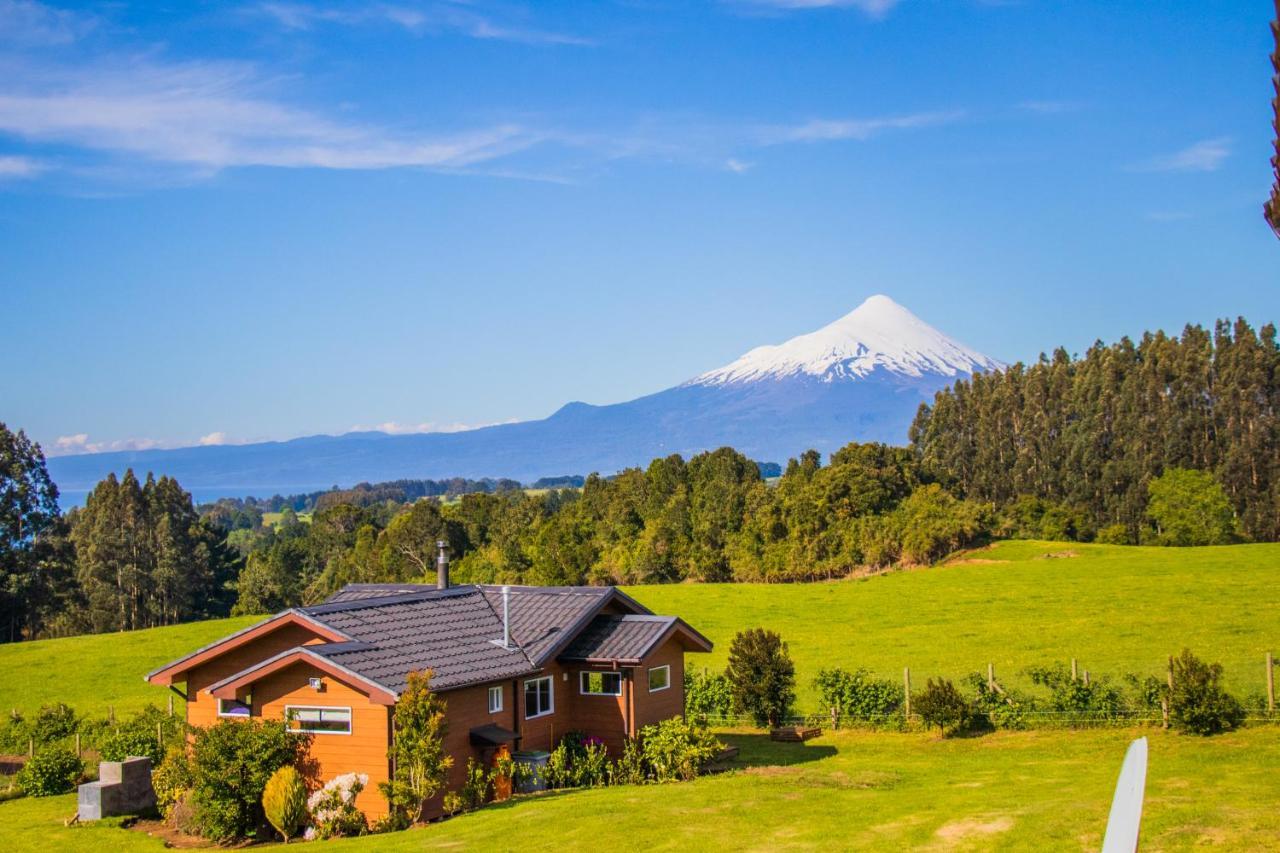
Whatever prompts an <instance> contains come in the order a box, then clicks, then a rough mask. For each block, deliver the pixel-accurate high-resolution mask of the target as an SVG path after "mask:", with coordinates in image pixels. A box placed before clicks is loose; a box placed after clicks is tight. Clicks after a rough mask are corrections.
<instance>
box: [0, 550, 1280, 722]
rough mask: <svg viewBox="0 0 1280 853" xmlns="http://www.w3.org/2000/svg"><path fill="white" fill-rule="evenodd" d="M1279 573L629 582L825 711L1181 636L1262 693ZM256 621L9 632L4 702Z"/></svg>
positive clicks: (1232, 683)
mask: <svg viewBox="0 0 1280 853" xmlns="http://www.w3.org/2000/svg"><path fill="white" fill-rule="evenodd" d="M1064 554H1074V555H1075V556H1061V555H1064ZM1047 555H1059V556H1052V557H1050V556H1047ZM1278 581H1280V545H1234V546H1227V547H1218V548H1183V549H1174V548H1133V547H1119V546H1107V545H1075V544H1065V543H1051V542H1004V543H1000V544H998V545H996V546H995V547H993V548H990V549H986V550H983V551H979V552H972V553H969V554H965V555H962V556H961V557H960V558H958V559H956V560H953V561H952V562H951V563H950V564H948V565H944V566H937V567H933V568H928V569H918V570H913V571H906V572H890V573H887V574H882V575H876V576H873V577H869V578H866V579H862V580H846V581H835V582H831V583H817V584H795V585H757V584H681V585H671V586H650V587H633V588H630V589H629V590H628V592H630V593H631V594H633V595H634V596H635V597H636V598H638V599H639V600H640V601H642V602H644V603H645V604H646V605H648V606H649V607H651V608H652V609H654V610H655V611H657V612H659V613H672V614H677V615H679V616H682V617H684V618H685V619H686V620H687V621H688V622H689V623H690V624H692V625H693V626H694V627H696V628H697V629H698V630H700V631H702V632H703V633H705V634H706V635H707V636H708V637H710V638H711V639H712V640H713V641H714V642H715V643H716V650H715V652H713V653H712V654H709V655H691V656H690V657H689V664H690V665H691V666H693V667H703V666H706V667H708V668H710V669H713V670H717V669H720V668H722V667H723V666H724V661H725V657H726V654H727V652H728V647H729V641H730V640H731V639H732V637H733V635H734V633H735V632H736V631H738V630H740V629H741V628H744V627H748V626H752V625H762V626H765V627H769V628H773V629H774V630H777V631H779V632H780V633H781V634H782V636H783V637H784V639H786V640H787V641H788V643H789V644H790V648H791V653H792V656H793V657H794V658H795V661H796V669H797V677H798V680H799V681H800V705H801V710H802V711H815V710H817V709H816V707H815V706H816V698H815V696H814V694H813V691H812V689H811V688H810V686H809V682H810V680H811V679H812V677H813V676H814V674H816V673H817V671H818V670H819V669H821V668H822V667H824V666H844V667H850V668H852V667H859V666H861V667H866V668H868V669H870V670H872V671H874V672H876V673H878V674H880V675H882V676H884V677H888V678H893V679H900V678H901V677H902V669H903V667H904V666H909V667H911V671H912V677H913V679H914V680H915V681H916V682H918V683H920V684H923V682H924V679H925V678H926V677H928V676H938V675H943V676H950V677H959V676H963V675H964V674H966V673H968V672H974V671H979V670H985V668H986V665H987V663H988V662H991V663H993V664H995V667H996V673H997V675H998V676H999V677H1000V678H1001V680H1002V681H1005V682H1006V683H1008V684H1010V685H1022V686H1025V684H1026V681H1025V677H1024V675H1023V671H1024V670H1025V669H1026V668H1027V667H1029V666H1032V665H1038V664H1048V663H1052V662H1053V661H1066V660H1068V659H1069V658H1071V657H1075V658H1077V659H1079V661H1080V665H1081V666H1082V667H1084V668H1086V669H1089V670H1090V671H1091V672H1093V673H1095V674H1112V675H1120V674H1122V673H1125V672H1140V673H1152V674H1155V673H1159V672H1161V671H1162V667H1163V665H1164V664H1163V661H1164V660H1165V659H1166V658H1167V656H1168V655H1170V654H1173V653H1176V652H1177V651H1179V650H1180V649H1181V648H1182V647H1183V646H1188V647H1190V648H1191V649H1193V650H1194V651H1195V652H1196V653H1197V654H1199V655H1201V656H1202V657H1207V658H1210V659H1212V660H1216V661H1220V662H1221V663H1222V664H1223V665H1224V666H1225V667H1226V683H1227V685H1228V686H1229V687H1230V688H1231V689H1232V690H1233V691H1235V692H1237V693H1238V694H1240V695H1241V696H1247V695H1249V694H1257V693H1261V692H1262V690H1263V689H1264V678H1265V674H1264V665H1263V660H1264V655H1265V653H1266V651H1267V650H1268V649H1270V650H1272V651H1275V652H1280V594H1277V592H1276V584H1277V582H1278ZM253 621H254V618H252V617H248V618H235V619H223V620H216V621H211V622H203V623H195V624H190V625H179V626H175V627H172V628H159V629H152V630H147V631H137V632H132V633H126V634H106V635H97V636H90V637H73V638H69V639H63V640H42V641H39V642H33V643H17V644H12V645H0V709H8V708H20V709H35V708H37V707H39V706H40V705H41V704H42V703H46V702H53V701H64V702H67V703H68V704H70V705H72V706H74V707H75V708H76V709H77V710H79V711H81V712H82V713H93V714H105V713H106V708H107V705H114V706H115V708H116V710H117V712H118V713H123V712H130V711H132V710H135V709H137V708H140V707H142V706H143V705H144V704H146V703H147V702H153V703H156V704H163V703H164V702H165V701H166V698H167V697H166V691H165V690H163V689H161V688H156V687H152V686H150V685H148V684H146V683H145V682H143V680H142V676H143V674H144V673H146V672H147V671H149V670H151V669H153V668H154V667H156V666H158V665H160V664H162V663H164V662H166V661H168V660H172V659H173V658H176V657H179V656H180V655H182V654H185V653H187V652H189V651H191V650H193V649H195V648H198V647H199V646H202V645H205V644H206V643H209V642H211V641H213V640H216V639H217V638H219V637H221V636H223V635H225V634H228V633H231V632H232V631H235V630H238V629H240V628H242V627H244V626H245V625H248V624H250V623H252V622H253Z"/></svg>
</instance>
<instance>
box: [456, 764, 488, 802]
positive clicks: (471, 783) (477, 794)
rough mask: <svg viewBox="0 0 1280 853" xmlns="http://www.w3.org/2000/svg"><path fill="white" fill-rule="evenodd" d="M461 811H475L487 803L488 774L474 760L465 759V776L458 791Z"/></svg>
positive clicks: (482, 766)
mask: <svg viewBox="0 0 1280 853" xmlns="http://www.w3.org/2000/svg"><path fill="white" fill-rule="evenodd" d="M458 796H459V797H461V799H462V810H463V811H467V812H470V811H475V810H476V809H478V808H480V807H481V806H483V805H484V804H485V803H487V802H488V801H489V774H488V773H487V772H486V771H485V769H484V765H481V764H477V763H476V760H475V759H474V758H468V759H467V776H466V779H464V780H463V782H462V789H461V790H459V791H458Z"/></svg>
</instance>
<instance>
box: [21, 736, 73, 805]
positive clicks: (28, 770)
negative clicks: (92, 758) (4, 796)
mask: <svg viewBox="0 0 1280 853" xmlns="http://www.w3.org/2000/svg"><path fill="white" fill-rule="evenodd" d="M83 774H84V762H83V761H81V760H80V758H79V757H78V756H77V755H76V754H75V753H74V752H72V751H71V750H69V749H67V748H66V747H61V746H50V747H46V748H45V749H41V750H39V751H38V752H36V754H35V755H34V756H32V757H31V758H30V759H28V761H27V763H26V764H24V765H23V766H22V769H21V770H19V771H18V776H17V782H18V787H19V788H21V789H22V790H23V791H24V792H25V793H26V794H27V795H28V796H31V797H52V796H54V795H56V794H65V793H66V792H67V791H70V790H71V789H72V788H74V787H75V786H76V782H78V781H79V779H80V777H81V776H82V775H83Z"/></svg>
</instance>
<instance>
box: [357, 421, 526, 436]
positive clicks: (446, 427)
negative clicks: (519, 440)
mask: <svg viewBox="0 0 1280 853" xmlns="http://www.w3.org/2000/svg"><path fill="white" fill-rule="evenodd" d="M518 422H519V420H518V419H517V418H511V419H509V420H505V421H489V422H486V423H460V422H454V423H437V422H435V421H424V422H423V423H420V424H402V423H399V422H398V421H385V422H383V423H380V424H374V425H372V426H369V425H367V424H355V425H353V426H352V427H351V432H385V433H387V434H388V435H419V434H422V433H428V432H466V431H467V430H472V429H480V428H481V427H489V426H499V425H501V424H514V423H518Z"/></svg>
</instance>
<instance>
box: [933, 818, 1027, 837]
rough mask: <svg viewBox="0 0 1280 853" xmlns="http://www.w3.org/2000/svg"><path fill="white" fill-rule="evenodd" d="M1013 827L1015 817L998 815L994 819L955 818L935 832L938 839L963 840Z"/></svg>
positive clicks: (997, 832) (1005, 830)
mask: <svg viewBox="0 0 1280 853" xmlns="http://www.w3.org/2000/svg"><path fill="white" fill-rule="evenodd" d="M1010 829H1013V818H1011V817H998V818H994V819H992V820H980V819H979V818H969V819H967V820H953V821H952V822H951V823H946V824H943V825H942V826H940V827H938V831H937V832H936V833H934V835H936V836H937V838H938V840H940V841H945V842H956V841H963V840H964V839H966V838H973V837H974V836H982V835H998V834H1000V833H1001V832H1008V831H1009V830H1010Z"/></svg>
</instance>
